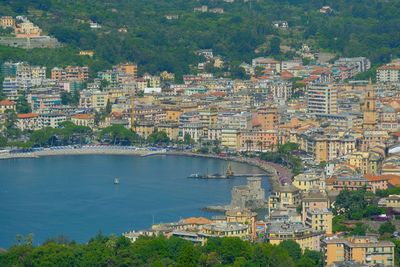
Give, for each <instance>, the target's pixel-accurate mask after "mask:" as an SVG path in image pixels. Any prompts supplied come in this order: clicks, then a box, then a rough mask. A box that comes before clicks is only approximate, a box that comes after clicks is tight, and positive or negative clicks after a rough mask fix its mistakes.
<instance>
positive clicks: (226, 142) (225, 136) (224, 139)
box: [220, 128, 240, 151]
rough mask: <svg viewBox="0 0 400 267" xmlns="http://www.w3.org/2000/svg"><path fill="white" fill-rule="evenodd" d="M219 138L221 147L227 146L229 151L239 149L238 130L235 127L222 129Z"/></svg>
mask: <svg viewBox="0 0 400 267" xmlns="http://www.w3.org/2000/svg"><path fill="white" fill-rule="evenodd" d="M220 139H221V147H222V148H228V150H230V151H238V150H239V149H240V132H239V131H238V130H237V129H226V128H225V129H222V130H221V138H220Z"/></svg>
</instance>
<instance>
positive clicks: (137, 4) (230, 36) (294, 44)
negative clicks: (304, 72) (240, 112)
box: [0, 0, 400, 76]
mask: <svg viewBox="0 0 400 267" xmlns="http://www.w3.org/2000/svg"><path fill="white" fill-rule="evenodd" d="M201 6H207V11H206V12H201V11H194V8H196V7H197V8H199V7H201ZM323 6H329V7H330V8H331V9H329V12H326V13H321V12H320V9H321V8H322V7H323ZM215 8H220V9H221V10H223V13H213V12H212V9H215ZM221 10H219V11H221ZM203 11H204V9H203ZM214 12H217V11H215V10H214ZM21 14H22V15H27V16H28V18H29V19H31V20H32V21H33V22H35V23H36V24H38V25H39V26H40V27H41V28H42V29H44V32H46V33H49V34H50V35H53V36H55V37H56V38H57V39H58V40H60V41H61V42H63V43H64V44H65V46H66V47H64V48H62V49H60V51H61V52H51V53H52V58H53V59H52V60H51V62H50V66H51V65H52V64H53V65H59V64H61V65H65V64H67V63H69V62H70V61H71V60H66V61H65V60H64V59H63V58H62V57H63V56H62V55H68V56H67V58H70V59H72V58H76V56H75V55H76V54H77V53H78V51H79V50H93V51H94V52H95V57H94V59H84V60H83V59H79V60H78V59H77V63H79V64H80V63H82V64H83V63H85V64H89V65H90V66H91V67H92V69H93V70H95V71H97V70H101V69H104V68H107V67H109V66H110V64H115V63H119V62H121V61H135V62H137V63H138V64H139V65H140V66H141V71H143V72H145V71H147V72H152V73H155V72H160V71H163V70H167V71H169V72H175V73H176V74H177V76H179V75H180V74H184V73H189V72H191V71H193V69H194V68H193V67H192V68H191V67H190V66H196V64H197V63H198V62H200V61H201V58H200V57H198V56H196V55H195V54H194V51H196V50H198V49H203V48H211V49H213V51H214V54H216V55H221V56H222V57H223V58H225V59H226V60H228V61H229V65H230V66H237V65H238V64H240V63H241V62H242V61H247V62H249V61H250V60H251V58H253V57H257V56H274V57H276V58H278V59H285V58H291V57H292V56H293V54H294V51H295V49H298V48H299V47H300V46H301V44H302V43H307V44H309V45H310V46H311V47H312V48H314V49H317V50H320V51H326V52H332V53H335V54H337V55H340V56H366V57H368V58H370V59H371V61H372V63H373V65H380V64H383V63H386V62H388V61H389V60H390V58H391V57H396V56H398V55H399V53H400V47H399V45H400V33H399V32H398V30H397V29H398V27H399V26H400V3H399V2H397V1H383V0H365V1H357V0H352V1H347V0H335V1H333V0H326V1H320V0H311V1H310V0H286V1H281V0H252V1H242V0H241V1H238V0H236V1H234V2H231V3H230V2H225V1H221V0H220V1H217V0H201V1H191V0H189V1H183V0H169V1H166V0H161V1H156V0H147V1H139V0H108V1H106V2H104V1H100V0H91V1H88V0H69V1H58V0H46V1H42V0H34V1H29V2H28V3H26V1H23V0H13V1H7V0H0V15H13V16H15V15H21ZM166 15H178V16H177V17H174V18H173V19H168V18H166ZM276 20H283V21H287V22H288V24H289V28H285V29H280V28H275V27H273V26H272V21H276ZM88 21H92V22H96V23H98V24H99V25H101V28H98V29H93V28H91V27H90V24H89V23H88ZM121 28H123V29H126V32H125V31H124V30H123V31H119V29H121ZM281 44H284V45H285V46H287V47H289V48H290V49H291V50H288V51H287V52H285V53H283V52H281V51H280V49H279V46H280V45H281ZM5 50H6V51H5ZM11 50H13V51H11ZM14 51H16V49H9V48H7V49H5V48H3V50H2V53H1V56H0V60H4V59H8V58H13V57H15V54H16V53H17V52H14ZM18 54H20V53H19V52H18ZM21 54H22V55H23V56H22V58H23V59H24V58H25V57H26V58H28V59H31V60H33V61H34V62H33V63H36V62H37V63H40V61H46V60H45V58H46V52H40V51H37V50H35V51H34V52H33V55H32V54H30V53H27V55H24V53H23V52H22V53H21ZM18 56H20V57H21V55H18Z"/></svg>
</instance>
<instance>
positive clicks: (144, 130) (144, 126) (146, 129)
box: [135, 121, 155, 138]
mask: <svg viewBox="0 0 400 267" xmlns="http://www.w3.org/2000/svg"><path fill="white" fill-rule="evenodd" d="M154 131H155V127H154V123H152V122H151V121H136V126H135V132H136V133H137V134H138V135H139V136H141V137H143V138H147V137H149V135H150V134H152V133H154Z"/></svg>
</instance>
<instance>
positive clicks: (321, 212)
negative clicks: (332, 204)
mask: <svg viewBox="0 0 400 267" xmlns="http://www.w3.org/2000/svg"><path fill="white" fill-rule="evenodd" d="M332 216H333V214H332V211H330V210H328V209H326V208H325V209H309V210H307V216H306V226H309V227H311V229H313V230H315V231H325V233H326V234H332Z"/></svg>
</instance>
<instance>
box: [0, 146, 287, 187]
mask: <svg viewBox="0 0 400 267" xmlns="http://www.w3.org/2000/svg"><path fill="white" fill-rule="evenodd" d="M71 155H127V156H142V157H146V156H153V155H176V156H186V157H203V158H212V159H219V160H225V161H234V162H240V163H245V164H249V165H252V166H255V167H258V168H259V169H261V170H262V171H264V172H265V173H266V174H267V175H266V176H268V178H269V182H270V184H271V189H273V188H275V187H276V186H279V185H280V182H279V176H287V177H291V175H292V174H291V172H290V170H289V169H287V168H286V167H283V166H281V165H279V164H276V163H272V162H266V161H262V160H260V159H258V158H244V157H241V156H219V155H214V154H201V153H194V152H185V151H168V150H166V149H156V148H139V147H121V146H82V147H62V148H58V147H54V148H43V149H39V150H38V151H33V152H23V153H3V154H0V160H2V159H3V160H5V159H20V158H39V157H47V156H71Z"/></svg>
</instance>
